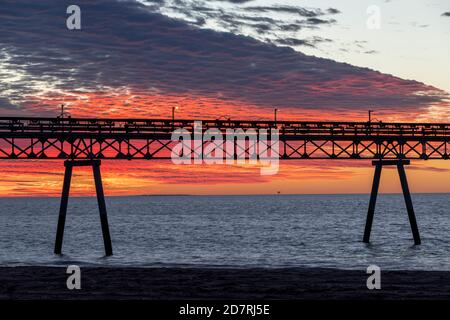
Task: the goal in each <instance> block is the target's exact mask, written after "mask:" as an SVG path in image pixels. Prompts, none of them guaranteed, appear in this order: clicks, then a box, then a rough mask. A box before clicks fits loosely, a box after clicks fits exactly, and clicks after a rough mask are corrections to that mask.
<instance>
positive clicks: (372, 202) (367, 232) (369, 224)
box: [363, 161, 383, 243]
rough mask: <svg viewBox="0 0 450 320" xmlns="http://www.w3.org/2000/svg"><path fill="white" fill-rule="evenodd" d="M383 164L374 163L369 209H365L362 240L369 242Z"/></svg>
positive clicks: (379, 162)
mask: <svg viewBox="0 0 450 320" xmlns="http://www.w3.org/2000/svg"><path fill="white" fill-rule="evenodd" d="M382 168H383V165H382V163H381V161H377V163H376V164H375V173H374V176H373V183H372V192H371V193H370V202H369V209H368V210H367V219H366V227H365V229H364V237H363V242H366V243H369V240H370V232H371V231H372V223H373V216H374V214H375V204H376V202H377V195H378V188H379V186H380V178H381V169H382Z"/></svg>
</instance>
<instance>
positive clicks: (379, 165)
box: [363, 160, 421, 245]
mask: <svg viewBox="0 0 450 320" xmlns="http://www.w3.org/2000/svg"><path fill="white" fill-rule="evenodd" d="M409 164H410V161H409V160H374V161H372V165H374V166H375V174H374V177H373V184H372V192H371V194H370V202H369V209H368V211H367V219H366V227H365V229H364V237H363V242H366V243H368V242H369V241H370V232H371V230H372V223H373V216H374V214H375V204H376V202H377V195H378V187H379V185H380V178H381V171H382V169H383V166H389V165H390V166H392V165H395V166H397V171H398V175H399V178H400V183H401V185H402V191H403V197H404V199H405V204H406V210H407V211H408V218H409V224H410V225H411V231H412V234H413V237H414V244H415V245H419V244H420V243H421V240H420V234H419V229H418V227H417V221H416V215H415V213H414V208H413V204H412V200H411V194H410V192H409V187H408V180H407V179H406V173H405V167H404V166H405V165H409Z"/></svg>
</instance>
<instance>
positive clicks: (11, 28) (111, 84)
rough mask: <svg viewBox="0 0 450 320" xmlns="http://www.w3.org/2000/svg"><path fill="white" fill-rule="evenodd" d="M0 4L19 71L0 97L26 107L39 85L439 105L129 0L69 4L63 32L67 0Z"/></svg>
mask: <svg viewBox="0 0 450 320" xmlns="http://www.w3.org/2000/svg"><path fill="white" fill-rule="evenodd" d="M2 2H3V8H7V9H2V12H1V21H2V33H1V35H0V62H1V61H4V63H7V65H8V68H9V69H11V70H16V71H17V72H20V74H21V77H20V79H16V80H15V81H14V82H11V81H8V79H2V80H0V81H1V86H0V88H1V89H0V90H1V91H2V92H1V93H0V94H1V95H2V97H6V98H9V99H10V100H11V99H12V100H21V99H22V100H25V101H26V100H27V96H29V95H31V94H33V92H35V91H36V90H45V89H46V88H45V86H44V87H43V84H42V82H43V83H44V84H47V85H52V86H54V89H57V90H62V91H66V92H67V91H68V92H72V93H74V94H76V93H77V92H79V91H80V90H82V91H102V90H103V91H104V90H114V88H120V87H126V88H129V89H130V90H131V91H133V90H135V91H139V92H146V91H149V90H157V91H158V92H160V93H163V94H177V95H185V94H190V95H194V96H200V97H211V98H217V99H222V100H224V101H228V100H229V101H242V102H244V103H248V104H253V105H257V106H261V107H270V106H273V105H277V106H286V107H298V108H311V109H313V108H321V109H324V110H327V111H333V110H354V109H359V108H364V109H367V106H372V107H374V108H376V107H380V108H391V109H397V110H400V109H403V108H405V107H414V108H416V109H420V108H426V107H428V106H429V105H430V104H432V103H439V102H441V101H442V99H443V98H444V94H443V93H442V92H436V93H434V94H432V92H435V89H434V88H432V87H427V86H425V85H423V84H421V83H418V82H416V81H410V80H402V79H399V78H396V77H393V76H389V75H385V74H381V73H379V72H375V71H372V70H369V69H365V68H358V67H354V66H351V65H349V64H344V63H337V62H335V61H332V60H327V59H321V58H317V57H313V56H307V55H304V54H302V53H299V52H296V51H294V50H292V49H291V48H286V47H277V46H275V45H272V44H267V43H263V42H260V41H257V40H255V39H252V38H249V37H244V36H238V35H234V34H230V33H221V32H215V31H212V30H206V29H199V28H195V27H193V26H190V25H188V24H186V23H185V22H181V21H177V20H174V19H170V18H167V17H165V16H163V15H160V14H156V13H152V12H150V11H149V10H148V8H147V7H145V6H143V5H140V4H138V3H136V2H135V1H113V0H99V1H87V0H84V1H83V0H79V1H77V3H78V5H79V6H80V7H81V10H82V30H79V31H69V30H67V29H66V21H65V19H66V17H67V15H66V14H65V12H66V8H67V6H68V5H70V4H72V2H73V1H56V0H42V1H39V2H35V1H15V0H14V1H13V0H3V1H2ZM281 41H282V40H281ZM290 41H292V43H293V44H295V42H298V43H300V44H301V43H303V41H305V40H295V39H291V40H290ZM310 41H311V40H310ZM314 41H316V42H317V41H320V39H315V40H314V39H313V42H312V43H313V44H314ZM2 57H3V58H2ZM1 59H3V60H1ZM5 61H7V62H5ZM30 84H36V85H34V86H32V87H30ZM105 88H106V89H105ZM418 93H420V94H418ZM8 109H9V108H7V109H6V110H5V109H3V112H7V110H8Z"/></svg>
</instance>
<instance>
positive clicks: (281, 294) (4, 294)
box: [0, 267, 450, 300]
mask: <svg viewBox="0 0 450 320" xmlns="http://www.w3.org/2000/svg"><path fill="white" fill-rule="evenodd" d="M67 277H68V275H67V274H66V268H58V267H2V268H0V299H153V300H171V299H189V300H193V299H450V272H428V271H383V272H382V274H381V283H382V288H381V290H368V289H367V287H366V280H367V277H368V275H367V274H366V273H365V272H364V271H344V270H334V269H295V268H293V269H262V268H261V269H217V268H91V267H82V269H81V284H82V288H81V290H68V289H67V287H66V280H67Z"/></svg>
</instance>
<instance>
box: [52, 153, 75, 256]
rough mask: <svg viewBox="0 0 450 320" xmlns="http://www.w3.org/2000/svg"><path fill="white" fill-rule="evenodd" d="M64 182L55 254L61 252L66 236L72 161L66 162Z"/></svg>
mask: <svg viewBox="0 0 450 320" xmlns="http://www.w3.org/2000/svg"><path fill="white" fill-rule="evenodd" d="M64 167H65V168H66V169H65V172H64V182H63V189H62V194H61V204H60V206H59V217H58V227H57V230H56V241H55V254H61V248H62V242H63V237H64V226H65V224H66V214H67V204H68V202H69V191H70V181H71V179H72V168H73V164H72V162H70V161H65V162H64Z"/></svg>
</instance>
